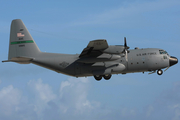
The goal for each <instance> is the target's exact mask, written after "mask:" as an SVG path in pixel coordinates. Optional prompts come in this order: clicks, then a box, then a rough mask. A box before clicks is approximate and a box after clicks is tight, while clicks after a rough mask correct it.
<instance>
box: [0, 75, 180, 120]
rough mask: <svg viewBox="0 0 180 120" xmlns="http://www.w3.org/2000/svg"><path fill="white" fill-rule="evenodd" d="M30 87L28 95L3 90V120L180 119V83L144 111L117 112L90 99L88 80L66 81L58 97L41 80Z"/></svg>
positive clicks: (0, 101)
mask: <svg viewBox="0 0 180 120" xmlns="http://www.w3.org/2000/svg"><path fill="white" fill-rule="evenodd" d="M27 85H28V89H29V90H30V91H28V92H29V93H28V95H26V94H23V90H20V89H18V88H14V87H13V85H8V86H7V87H4V88H2V89H1V90H0V106H1V107H0V119H6V120H11V119H15V120H16V119H17V120H18V119H22V120H30V119H35V120H36V119H38V120H48V119H54V120H56V119H65V120H69V119H73V120H74V119H85V120H91V119H94V120H98V119H104V120H108V119H124V120H132V119H139V120H152V119H153V120H159V119H163V120H169V119H171V120H179V119H180V82H179V81H177V82H175V83H174V84H173V86H172V88H170V89H167V90H165V91H163V92H162V93H161V94H160V95H159V96H158V97H157V98H156V99H155V100H154V102H153V103H150V104H149V105H148V106H144V109H143V112H140V111H139V110H138V109H137V108H129V107H126V105H124V106H121V107H120V108H118V109H117V108H116V109H114V108H111V107H108V106H107V105H106V104H102V103H101V102H99V101H97V100H96V98H91V99H89V97H88V93H89V91H90V90H91V89H92V86H91V85H92V84H91V81H90V80H89V79H87V78H78V79H75V78H68V79H67V80H64V81H62V82H61V84H60V85H59V86H60V87H59V92H57V93H56V94H55V92H54V91H53V90H52V86H50V85H48V84H46V83H43V80H41V79H38V80H30V81H29V82H28V83H27ZM109 102H110V101H109Z"/></svg>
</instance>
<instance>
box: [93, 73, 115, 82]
mask: <svg viewBox="0 0 180 120" xmlns="http://www.w3.org/2000/svg"><path fill="white" fill-rule="evenodd" d="M111 76H112V75H111V74H107V75H94V78H95V79H96V80H97V81H100V80H101V79H102V77H103V78H104V79H105V80H109V79H110V78H111Z"/></svg>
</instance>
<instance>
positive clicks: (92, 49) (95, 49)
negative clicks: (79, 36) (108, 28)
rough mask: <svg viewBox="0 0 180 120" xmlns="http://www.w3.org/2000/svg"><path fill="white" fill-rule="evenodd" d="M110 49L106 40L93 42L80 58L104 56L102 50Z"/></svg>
mask: <svg viewBox="0 0 180 120" xmlns="http://www.w3.org/2000/svg"><path fill="white" fill-rule="evenodd" d="M107 48H108V43H107V41H106V40H105V39H99V40H93V41H90V42H89V44H88V45H87V47H86V48H84V50H83V51H82V52H81V54H80V55H79V57H80V58H81V57H84V56H86V57H87V56H98V55H101V54H102V52H101V51H102V50H105V49H107Z"/></svg>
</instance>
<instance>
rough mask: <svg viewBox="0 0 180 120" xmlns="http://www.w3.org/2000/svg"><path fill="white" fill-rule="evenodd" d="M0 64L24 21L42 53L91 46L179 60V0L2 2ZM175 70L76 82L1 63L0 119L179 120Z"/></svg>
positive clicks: (72, 51)
mask: <svg viewBox="0 0 180 120" xmlns="http://www.w3.org/2000/svg"><path fill="white" fill-rule="evenodd" d="M0 18H1V19H0V36H1V44H0V53H1V56H0V60H1V61H3V60H7V59H8V58H7V57H8V45H9V35H10V24H11V21H12V20H13V19H22V21H23V22H24V24H25V25H26V27H27V28H28V30H29V32H30V33H31V35H32V37H33V38H34V40H35V41H36V44H37V45H38V47H39V48H40V50H41V51H43V52H52V53H66V54H76V53H81V52H82V50H83V49H84V48H85V47H86V46H87V44H88V43H89V41H91V40H95V39H106V40H107V42H108V44H109V45H123V44H124V43H123V42H124V40H123V38H124V37H126V39H127V44H128V46H129V47H130V49H134V48H135V47H139V48H162V49H164V50H166V51H167V52H168V53H169V54H170V55H171V56H175V57H177V58H179V59H180V54H179V51H180V40H179V39H180V34H179V33H180V1H179V0H128V1H127V0H86V1H84V0H76V1H73V0H66V1H62V0H59V1H55V0H54V1H48V0H39V1H35V0H31V1H24V0H16V1H13V0H6V1H5V0H4V1H2V0H1V1H0ZM179 73H180V72H179V64H176V65H175V66H172V67H171V68H169V69H168V70H167V71H166V72H164V73H163V75H161V76H159V75H157V74H151V75H149V74H148V73H144V74H143V73H131V74H126V75H121V74H119V75H113V76H112V78H111V79H110V80H109V81H106V80H101V81H96V80H95V79H94V78H93V77H87V78H85V77H82V78H75V77H70V76H67V75H63V74H59V73H56V72H54V71H50V70H48V69H45V68H41V67H39V66H36V65H33V64H28V65H22V64H17V63H11V62H8V63H0V119H1V120H32V119H33V120H49V119H52V120H92V119H93V120H102V119H104V120H109V119H112V120H119V119H123V120H160V119H162V120H180V79H179Z"/></svg>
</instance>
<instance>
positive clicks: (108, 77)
mask: <svg viewBox="0 0 180 120" xmlns="http://www.w3.org/2000/svg"><path fill="white" fill-rule="evenodd" d="M111 76H112V75H111V74H109V75H103V77H104V79H105V80H109V79H110V78H111Z"/></svg>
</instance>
